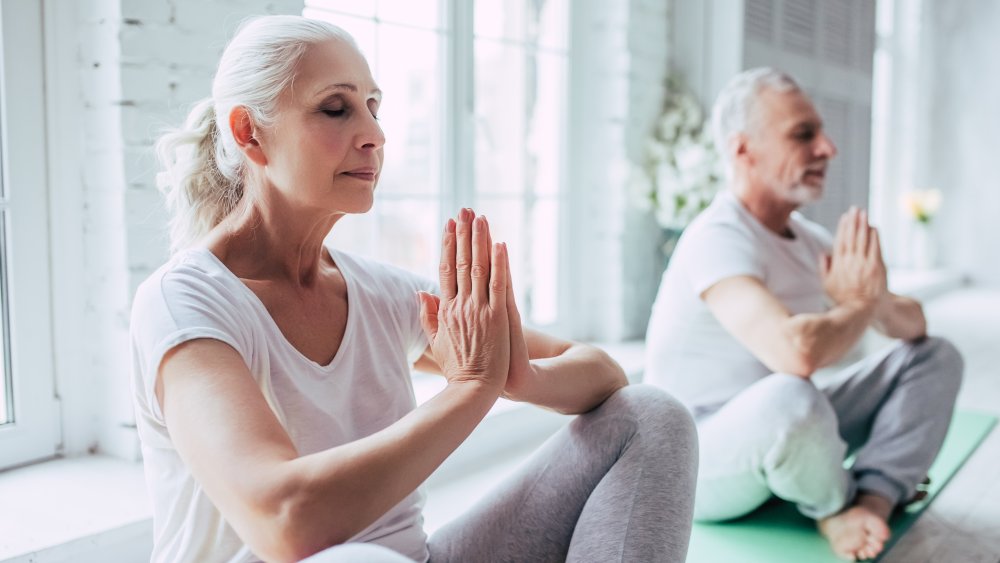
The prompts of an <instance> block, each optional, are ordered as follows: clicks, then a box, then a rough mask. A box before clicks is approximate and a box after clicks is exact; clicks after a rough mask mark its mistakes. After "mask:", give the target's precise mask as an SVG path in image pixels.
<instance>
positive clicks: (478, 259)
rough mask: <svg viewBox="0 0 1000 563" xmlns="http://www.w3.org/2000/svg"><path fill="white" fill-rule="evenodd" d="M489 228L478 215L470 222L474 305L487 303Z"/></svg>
mask: <svg viewBox="0 0 1000 563" xmlns="http://www.w3.org/2000/svg"><path fill="white" fill-rule="evenodd" d="M489 240H490V226H489V223H487V222H486V217H483V216H482V215H480V216H479V217H476V218H475V219H474V220H473V221H472V270H471V274H470V277H471V278H472V301H473V302H474V303H481V304H484V305H485V304H487V303H489V284H490V269H491V268H490V260H491V256H490V254H491V248H490V246H489Z"/></svg>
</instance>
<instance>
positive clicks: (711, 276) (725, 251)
mask: <svg viewBox="0 0 1000 563" xmlns="http://www.w3.org/2000/svg"><path fill="white" fill-rule="evenodd" d="M684 243H685V244H684V246H683V248H682V249H680V248H679V250H682V252H683V253H682V254H681V256H678V257H677V258H678V259H679V261H680V262H681V266H682V268H683V269H684V271H686V272H687V277H688V280H689V281H690V283H691V287H692V288H693V289H694V291H695V293H696V294H697V295H699V296H700V295H701V294H702V293H703V292H705V290H707V289H709V288H710V287H712V286H713V285H715V284H717V283H719V282H720V281H722V280H724V279H727V278H732V277H736V276H750V277H752V278H757V279H759V280H761V281H763V280H764V276H765V271H764V267H763V263H762V261H761V260H760V257H759V254H758V251H757V248H756V247H755V245H754V241H753V238H752V236H750V234H749V233H746V232H744V230H742V229H740V228H739V226H737V225H732V224H722V223H711V224H706V225H701V228H700V229H698V230H696V231H694V232H691V233H690V237H689V238H687V239H686V240H685V241H684Z"/></svg>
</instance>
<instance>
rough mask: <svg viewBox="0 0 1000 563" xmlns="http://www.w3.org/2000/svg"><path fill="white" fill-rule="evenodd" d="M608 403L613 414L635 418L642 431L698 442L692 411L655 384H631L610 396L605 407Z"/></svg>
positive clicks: (688, 441)
mask: <svg viewBox="0 0 1000 563" xmlns="http://www.w3.org/2000/svg"><path fill="white" fill-rule="evenodd" d="M605 406H606V407H607V410H608V411H609V414H611V413H613V414H622V415H627V416H629V417H631V418H633V419H634V420H635V421H636V424H637V427H638V428H637V430H638V431H639V432H643V431H651V432H654V433H656V434H660V435H664V436H669V437H670V442H671V443H672V444H674V445H679V442H683V443H688V444H695V443H697V439H698V436H697V429H696V428H695V424H694V420H693V419H692V418H691V413H690V411H688V409H687V407H685V406H684V405H683V404H682V403H681V402H680V401H678V400H677V399H676V398H674V397H673V396H672V395H670V394H669V393H667V392H666V391H664V390H663V389H660V388H658V387H654V386H652V385H643V384H636V385H628V386H625V387H622V388H621V389H619V390H618V391H616V392H615V393H614V394H613V395H611V397H608V399H607V401H605V404H604V405H602V408H603V407H605Z"/></svg>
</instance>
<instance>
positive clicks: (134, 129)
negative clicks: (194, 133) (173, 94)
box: [121, 103, 176, 145]
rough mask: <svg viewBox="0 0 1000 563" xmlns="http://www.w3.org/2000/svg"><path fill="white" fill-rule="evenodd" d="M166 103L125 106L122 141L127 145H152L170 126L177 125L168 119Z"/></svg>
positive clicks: (123, 109)
mask: <svg viewBox="0 0 1000 563" xmlns="http://www.w3.org/2000/svg"><path fill="white" fill-rule="evenodd" d="M165 110H166V104H163V103H161V104H156V105H153V104H144V105H137V106H123V107H122V108H121V112H122V113H121V115H122V141H123V142H124V143H125V144H126V145H152V144H153V142H155V141H156V139H157V138H158V137H159V136H160V135H162V134H163V132H164V131H166V130H167V129H168V128H170V127H173V126H175V125H176V124H175V123H171V122H169V121H167V120H166V118H165V113H166V111H165Z"/></svg>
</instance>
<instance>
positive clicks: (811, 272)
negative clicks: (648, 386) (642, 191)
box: [644, 190, 833, 416]
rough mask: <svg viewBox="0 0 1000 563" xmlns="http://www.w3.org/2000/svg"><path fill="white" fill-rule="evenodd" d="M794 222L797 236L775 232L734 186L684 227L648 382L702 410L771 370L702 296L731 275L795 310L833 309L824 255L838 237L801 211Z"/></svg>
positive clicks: (651, 340)
mask: <svg viewBox="0 0 1000 563" xmlns="http://www.w3.org/2000/svg"><path fill="white" fill-rule="evenodd" d="M789 228H790V230H791V233H792V234H793V235H794V236H793V237H783V236H780V235H778V234H776V233H774V232H772V231H770V230H769V229H767V228H766V227H764V225H763V224H761V223H760V221H758V220H757V219H756V218H755V217H754V216H753V215H752V214H750V212H749V211H747V209H746V208H744V207H743V204H742V203H741V202H740V201H739V199H737V198H736V196H735V195H734V194H733V193H732V192H730V191H728V190H727V191H724V192H722V193H719V194H718V195H717V196H716V197H715V199H714V200H713V201H712V204H711V205H710V206H709V207H708V208H707V209H706V210H705V211H703V212H702V213H701V214H700V215H699V216H698V217H697V218H696V219H695V220H694V222H692V223H691V225H690V226H689V227H688V228H687V229H685V230H684V234H683V235H682V236H681V238H680V240H679V241H678V243H677V247H676V248H675V249H674V253H673V255H672V256H671V258H670V263H669V265H668V267H667V270H666V271H665V272H664V273H663V279H662V281H661V282H660V289H659V291H658V293H657V296H656V302H655V303H654V304H653V313H652V317H651V318H650V321H649V328H648V329H647V331H646V371H645V378H644V381H645V382H647V383H652V384H654V385H658V386H661V387H663V388H665V389H667V390H669V391H670V392H671V393H673V394H674V395H675V396H676V397H677V398H678V399H679V400H680V401H682V402H683V403H684V404H685V405H687V407H688V408H689V409H690V410H691V412H692V413H694V414H695V416H701V415H703V414H706V413H709V412H712V411H714V410H716V409H718V408H719V407H720V406H722V404H724V403H725V402H726V401H728V400H729V399H731V398H733V397H734V396H735V395H736V394H738V393H739V392H740V391H742V390H743V389H745V388H747V387H748V386H750V385H752V384H753V383H755V382H756V381H758V380H759V379H761V378H762V377H764V376H766V375H769V374H770V373H771V370H769V369H768V368H767V366H765V365H764V364H763V363H761V362H760V360H758V359H757V358H756V357H755V356H754V355H753V354H752V353H751V352H750V351H749V350H747V349H746V348H745V347H744V346H743V345H742V344H740V343H739V341H737V340H736V338H734V337H733V336H732V335H731V334H730V333H729V332H727V331H726V329H725V328H723V327H722V325H721V324H720V323H719V321H718V320H717V319H716V318H715V316H714V315H713V314H712V312H711V311H710V310H709V309H708V307H707V306H706V305H705V302H704V301H702V299H701V295H702V293H703V292H705V291H706V290H707V289H709V288H710V287H712V286H713V285H715V284H717V283H718V282H720V281H722V280H724V279H726V278H730V277H735V276H750V277H753V278H756V279H758V280H760V281H761V282H762V283H763V284H764V286H765V287H766V288H767V289H768V290H769V291H770V292H771V293H773V294H774V296H775V297H777V298H778V300H779V301H781V302H782V303H783V304H784V305H785V307H787V308H788V310H789V311H790V312H791V313H792V314H800V313H819V312H822V311H825V310H826V309H827V302H826V294H825V291H824V289H823V284H822V279H821V277H820V272H819V259H820V256H821V255H822V254H824V253H829V251H830V248H831V246H832V240H833V239H832V236H831V235H830V233H829V232H828V231H826V230H825V229H824V228H823V227H821V226H820V225H818V224H816V223H813V222H811V221H809V220H807V219H806V218H804V217H803V216H802V215H801V214H799V213H797V212H796V213H793V214H792V217H791V220H790V222H789Z"/></svg>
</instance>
